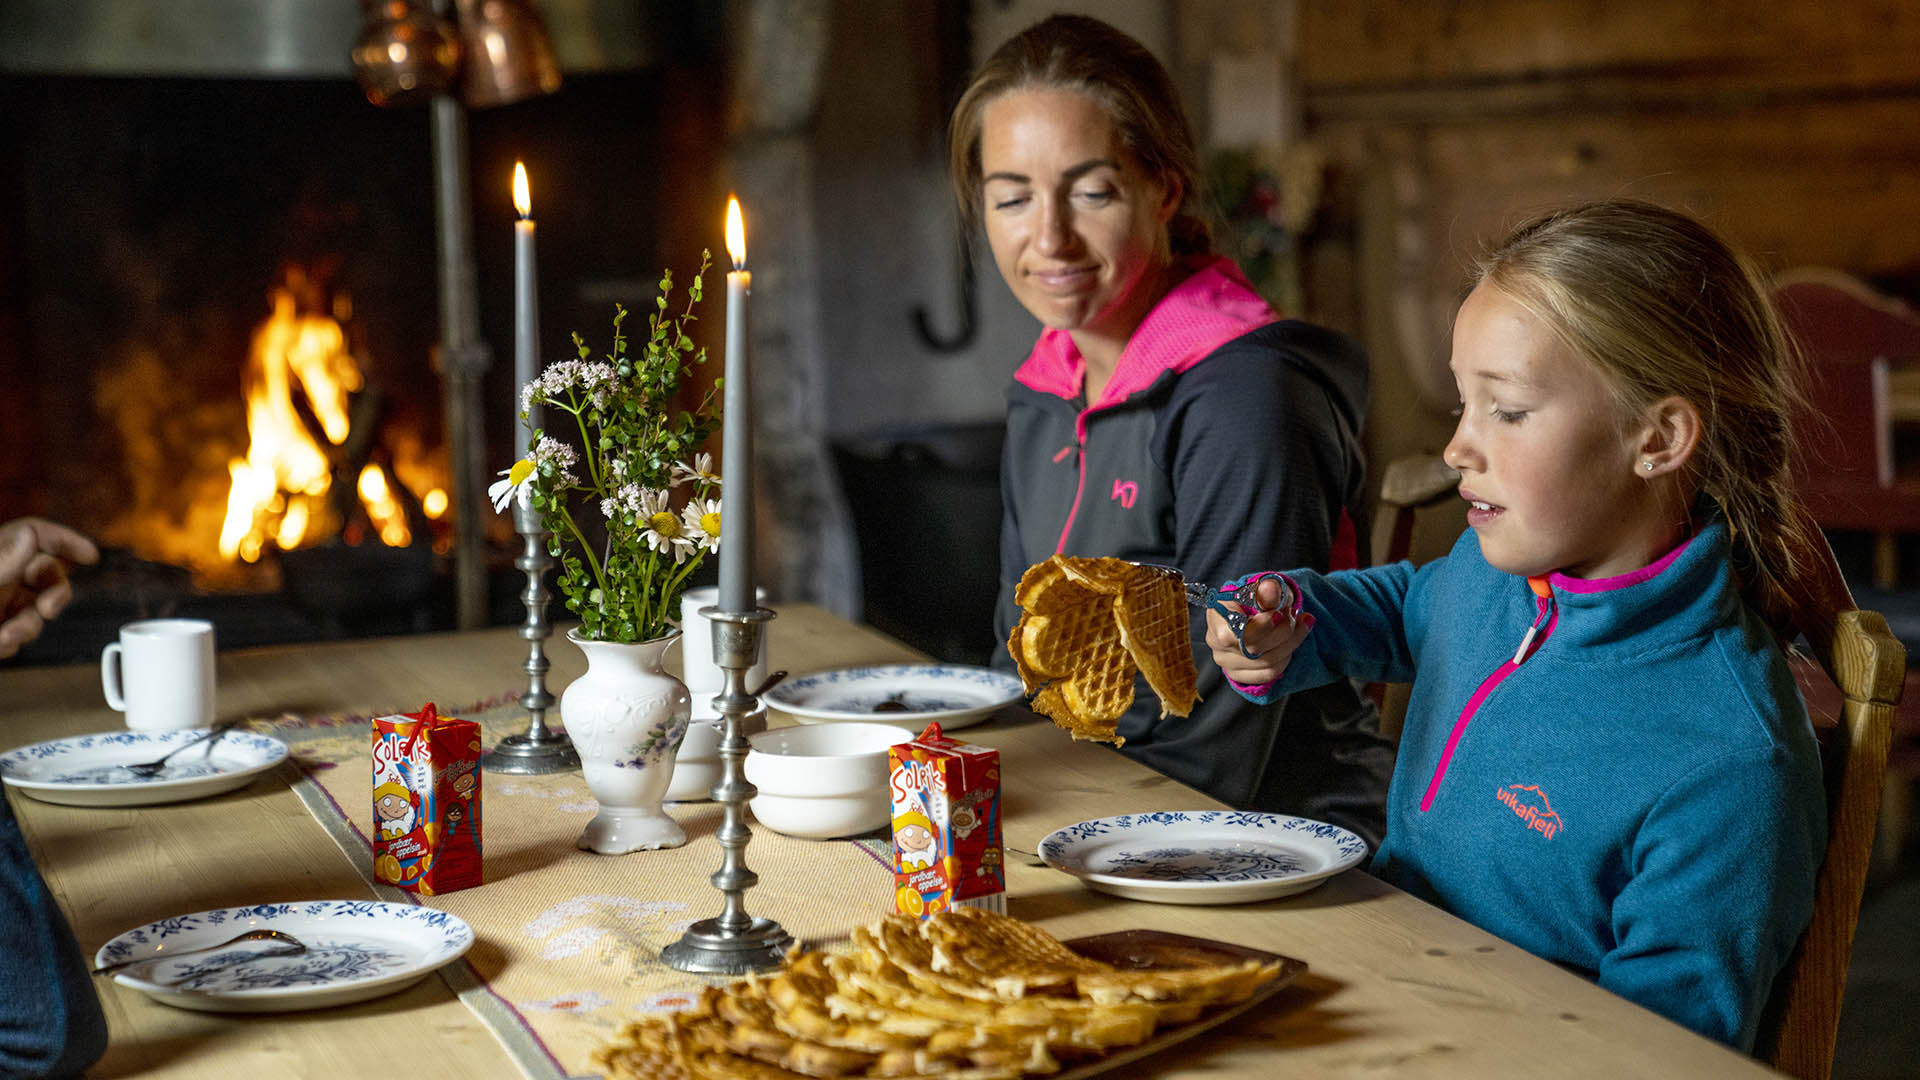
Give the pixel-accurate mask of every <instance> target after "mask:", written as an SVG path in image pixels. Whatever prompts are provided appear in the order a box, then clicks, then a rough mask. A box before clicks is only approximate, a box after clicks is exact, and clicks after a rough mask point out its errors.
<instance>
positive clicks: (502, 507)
mask: <svg viewBox="0 0 1920 1080" xmlns="http://www.w3.org/2000/svg"><path fill="white" fill-rule="evenodd" d="M500 475H501V476H504V477H506V479H505V480H495V481H494V482H493V484H492V485H491V486H490V487H488V488H487V498H489V499H492V500H493V512H494V513H496V514H503V513H506V510H507V504H508V503H510V502H512V501H513V500H514V497H515V496H516V495H517V494H518V493H519V491H520V489H521V488H522V487H524V486H526V483H527V481H529V480H531V479H533V459H532V458H521V459H520V460H519V461H516V462H514V463H513V465H512V466H511V467H509V468H505V469H501V470H500Z"/></svg>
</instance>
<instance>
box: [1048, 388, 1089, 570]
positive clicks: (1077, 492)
mask: <svg viewBox="0 0 1920 1080" xmlns="http://www.w3.org/2000/svg"><path fill="white" fill-rule="evenodd" d="M1082 415H1085V414H1084V413H1083V414H1082ZM1075 451H1078V453H1079V460H1078V461H1076V462H1074V466H1075V467H1076V468H1077V469H1079V470H1080V479H1079V480H1077V481H1075V483H1074V485H1073V505H1072V506H1069V507H1067V523H1066V524H1065V525H1062V526H1060V539H1059V540H1058V541H1056V542H1055V543H1054V545H1053V553H1054V554H1055V555H1064V554H1066V551H1067V534H1068V533H1070V532H1072V531H1073V519H1074V518H1076V517H1078V516H1079V514H1080V496H1081V494H1082V493H1084V492H1085V491H1086V490H1087V444H1086V441H1085V439H1084V438H1083V439H1078V440H1076V444H1075V445H1073V446H1063V447H1061V448H1060V452H1059V453H1057V454H1055V455H1053V460H1054V461H1056V462H1057V461H1059V460H1060V459H1061V458H1063V457H1066V456H1067V455H1068V454H1069V453H1073V452H1075Z"/></svg>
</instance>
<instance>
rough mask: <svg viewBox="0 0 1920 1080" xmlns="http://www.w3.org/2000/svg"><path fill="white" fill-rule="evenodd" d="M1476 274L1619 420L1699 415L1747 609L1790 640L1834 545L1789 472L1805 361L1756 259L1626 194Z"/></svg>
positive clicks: (1560, 216) (1697, 458)
mask: <svg viewBox="0 0 1920 1080" xmlns="http://www.w3.org/2000/svg"><path fill="white" fill-rule="evenodd" d="M1477 279H1478V280H1479V281H1481V282H1485V283H1488V284H1490V285H1491V286H1492V287H1494V288H1496V289H1498V290H1499V291H1500V292H1501V293H1502V294H1504V295H1506V296H1508V297H1510V298H1511V299H1513V301H1514V302H1516V303H1518V304H1520V305H1521V306H1522V307H1524V308H1526V309H1527V310H1528V311H1529V312H1531V313H1532V314H1533V315H1534V316H1535V317H1536V318H1539V319H1541V320H1542V321H1543V322H1545V323H1546V324H1547V325H1548V326H1549V327H1551V328H1552V329H1553V331H1554V333H1555V334H1557V335H1558V336H1559V337H1560V339H1561V340H1562V341H1564V342H1565V343H1566V344H1567V345H1568V347H1570V348H1571V349H1572V350H1573V351H1574V352H1575V353H1576V354H1577V355H1579V356H1582V357H1584V358H1586V359H1587V360H1588V361H1589V362H1591V363H1593V364H1594V365H1595V366H1597V367H1598V368H1599V369H1600V371H1601V372H1602V373H1603V374H1604V375H1605V376H1606V378H1607V382H1608V383H1609V384H1610V385H1611V386H1612V388H1613V391H1614V394H1615V397H1616V400H1617V403H1618V404H1619V406H1620V410H1621V411H1620V415H1621V416H1622V417H1636V416H1641V415H1644V414H1645V411H1646V409H1648V408H1649V407H1650V406H1652V405H1653V404H1654V403H1655V402H1658V401H1661V400H1663V399H1665V398H1668V397H1680V398H1684V399H1686V400H1687V401H1690V402H1692V403H1693V406H1694V407H1695V408H1696V409H1698V410H1699V411H1700V416H1701V420H1702V431H1701V437H1700V443H1699V445H1698V447H1697V448H1696V449H1695V451H1694V453H1693V455H1692V457H1691V458H1690V460H1689V463H1688V469H1689V474H1690V476H1691V479H1692V480H1693V482H1694V485H1695V487H1696V489H1697V490H1698V491H1699V492H1700V493H1702V494H1704V495H1706V496H1707V497H1709V498H1711V499H1712V500H1713V501H1714V502H1715V503H1717V504H1718V505H1719V507H1720V509H1721V512H1722V513H1723V514H1724V515H1725V516H1726V520H1727V525H1728V529H1729V532H1730V533H1731V536H1732V544H1733V563H1734V569H1735V572H1736V574H1737V575H1738V576H1739V579H1740V583H1741V591H1742V593H1743V594H1744V595H1745V597H1746V599H1747V602H1748V603H1749V604H1750V605H1751V606H1752V607H1753V608H1754V609H1755V610H1756V611H1757V612H1759V614H1760V616H1761V618H1763V619H1765V620H1766V622H1767V624H1768V625H1769V626H1771V627H1772V628H1773V630H1774V632H1775V633H1776V634H1777V635H1779V636H1780V638H1781V640H1782V641H1791V640H1792V639H1793V637H1794V632H1795V630H1796V629H1797V627H1796V626H1795V623H1796V621H1797V620H1798V612H1797V610H1796V603H1795V601H1794V589H1793V588H1792V585H1793V582H1794V581H1795V578H1796V575H1798V574H1799V573H1801V572H1803V571H1804V570H1805V569H1806V567H1807V559H1808V555H1807V553H1808V552H1814V551H1822V550H1824V545H1825V543H1826V541H1825V540H1824V538H1822V537H1821V535H1820V532H1819V527H1818V526H1817V525H1816V524H1815V523H1814V521H1813V518H1812V516H1811V515H1809V514H1808V513H1807V511H1806V509H1805V508H1804V507H1802V506H1801V505H1800V501H1799V499H1798V497H1797V496H1796V495H1795V494H1794V488H1793V481H1792V479H1791V477H1790V476H1789V472H1788V464H1789V459H1790V458H1791V456H1792V454H1793V453H1794V447H1795V444H1794V438H1793V430H1792V422H1793V414H1794V412H1795V409H1796V407H1797V403H1798V401H1799V397H1798V393H1797V390H1796V385H1797V380H1796V374H1797V368H1798V360H1797V353H1796V352H1795V351H1794V349H1793V348H1792V345H1791V342H1790V339H1789V338H1788V336H1787V334H1786V331H1785V330H1784V328H1783V327H1782V325H1781V322H1780V318H1779V315H1778V314H1777V313H1776V312H1775V310H1774V307H1773V304H1772V302H1771V301H1770V300H1769V299H1768V296H1767V291H1766V287H1765V285H1764V283H1763V279H1762V277H1761V275H1760V273H1759V272H1758V270H1757V269H1756V268H1755V267H1754V265H1753V264H1752V262H1751V261H1749V260H1748V259H1747V258H1745V257H1744V256H1742V255H1741V254H1740V253H1739V252H1737V251H1735V250H1734V249H1733V248H1732V247H1731V246H1730V245H1728V244H1727V243H1726V242H1725V241H1723V240H1721V239H1720V237H1718V236H1717V235H1715V234H1714V233H1713V231H1712V230H1710V229H1708V228H1707V227H1706V226H1704V225H1702V224H1700V223H1699V222H1697V221H1695V220H1693V219H1692V218H1690V217H1687V216H1686V215H1684V214H1680V213H1676V212H1674V211H1672V210H1668V209H1665V208H1663V207H1659V206H1654V205H1652V204H1649V203H1644V202H1636V201H1632V200H1625V199H1619V200H1610V201H1605V202H1595V203H1588V204H1586V205H1583V206H1576V207H1573V208H1571V209H1567V210H1560V211H1556V212H1553V213H1549V214H1546V215H1543V216H1541V217H1538V218H1536V219H1534V220H1533V221H1530V222H1528V223H1527V224H1525V225H1522V226H1520V228H1518V229H1516V230H1515V231H1514V232H1513V233H1512V234H1511V235H1509V236H1508V237H1507V238H1506V240H1505V241H1503V242H1502V243H1501V244H1500V245H1499V247H1497V248H1495V249H1494V251H1493V252H1492V253H1491V254H1490V255H1488V256H1487V257H1486V258H1485V259H1483V260H1482V261H1481V263H1480V266H1479V268H1478V274H1477Z"/></svg>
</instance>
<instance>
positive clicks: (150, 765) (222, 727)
mask: <svg viewBox="0 0 1920 1080" xmlns="http://www.w3.org/2000/svg"><path fill="white" fill-rule="evenodd" d="M239 726H240V721H238V720H229V721H227V722H226V723H224V724H215V725H214V726H213V727H210V728H208V729H207V730H206V731H204V732H202V733H201V735H200V737H199V738H197V739H188V740H187V741H186V742H183V743H181V744H180V745H179V746H176V747H174V748H173V749H171V750H169V751H167V752H166V753H164V754H162V755H160V756H159V757H157V758H155V759H154V760H152V761H142V762H138V763H136V764H133V765H123V766H121V768H123V769H126V770H127V771H128V772H130V773H132V774H133V775H135V776H138V777H141V778H143V779H149V780H150V779H152V778H153V777H156V776H159V775H160V770H161V769H164V768H166V766H167V761H168V759H170V758H172V757H173V755H175V754H178V753H179V752H180V751H182V750H185V749H187V748H189V747H193V746H199V745H200V744H201V743H211V742H215V741H217V740H219V738H220V736H222V735H225V734H226V733H227V732H229V731H232V730H233V729H234V728H236V727H239Z"/></svg>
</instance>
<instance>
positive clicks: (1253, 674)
mask: <svg viewBox="0 0 1920 1080" xmlns="http://www.w3.org/2000/svg"><path fill="white" fill-rule="evenodd" d="M1255 596H1256V597H1257V598H1258V601H1257V602H1258V603H1259V605H1260V610H1259V612H1258V613H1256V614H1253V615H1251V616H1249V617H1248V619H1247V627H1246V630H1245V632H1244V634H1243V635H1242V639H1243V640H1244V641H1245V642H1246V647H1247V652H1250V653H1256V654H1258V659H1253V660H1249V659H1247V656H1246V654H1245V653H1242V652H1241V651H1240V644H1241V642H1240V641H1239V640H1235V638H1234V636H1233V628H1232V627H1231V626H1228V625H1227V620H1226V617H1225V616H1223V615H1221V614H1220V613H1219V612H1217V611H1208V612H1207V645H1208V647H1209V648H1211V649H1212V650H1213V662H1214V663H1215V664H1217V665H1219V667H1220V670H1221V672H1223V673H1224V674H1225V675H1226V676H1227V678H1229V679H1232V680H1233V681H1234V682H1237V683H1239V684H1240V685H1242V686H1264V685H1266V684H1267V683H1270V682H1272V681H1274V680H1275V679H1278V678H1279V677H1280V675H1281V673H1282V672H1284V671H1286V670H1287V661H1288V659H1290V658H1291V657H1292V656H1293V651H1294V650H1295V649H1298V648H1299V647H1300V643H1301V642H1303V641H1305V640H1306V639H1307V631H1309V630H1312V629H1313V616H1312V615H1309V614H1307V613H1306V612H1301V613H1300V617H1299V618H1297V619H1295V620H1294V621H1293V622H1291V623H1289V622H1288V621H1287V618H1286V616H1285V615H1284V614H1283V613H1281V612H1279V611H1276V610H1275V608H1277V607H1278V606H1279V604H1280V582H1279V580H1278V579H1275V578H1268V579H1266V580H1264V581H1262V582H1260V584H1259V586H1258V587H1257V588H1256V590H1255Z"/></svg>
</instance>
